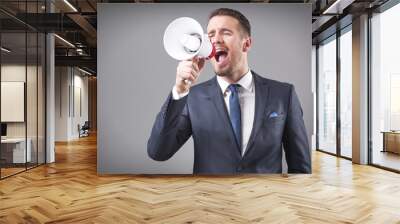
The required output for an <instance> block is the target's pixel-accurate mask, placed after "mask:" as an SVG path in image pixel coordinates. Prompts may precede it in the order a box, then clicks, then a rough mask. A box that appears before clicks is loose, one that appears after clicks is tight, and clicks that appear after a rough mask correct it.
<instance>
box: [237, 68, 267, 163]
mask: <svg viewBox="0 0 400 224" xmlns="http://www.w3.org/2000/svg"><path fill="white" fill-rule="evenodd" d="M251 72H252V73H253V78H254V84H255V91H256V92H255V98H256V99H255V112H254V122H253V128H252V130H251V134H250V138H249V142H248V143H247V147H246V151H245V154H244V156H243V157H245V156H246V155H247V154H249V152H250V151H251V150H252V147H251V146H252V145H253V144H254V140H255V137H256V136H257V133H258V132H259V130H260V128H261V126H262V124H263V118H264V117H265V116H266V115H265V114H264V112H265V107H266V106H267V100H268V95H269V86H268V85H267V82H266V81H265V80H263V79H262V78H261V77H260V76H258V75H257V74H256V73H255V72H254V71H251Z"/></svg>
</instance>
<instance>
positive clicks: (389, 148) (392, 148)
mask: <svg viewBox="0 0 400 224" xmlns="http://www.w3.org/2000/svg"><path fill="white" fill-rule="evenodd" d="M381 133H382V134H383V150H382V152H392V153H397V154H400V131H383V132H381Z"/></svg>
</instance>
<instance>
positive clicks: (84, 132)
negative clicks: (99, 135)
mask: <svg viewBox="0 0 400 224" xmlns="http://www.w3.org/2000/svg"><path fill="white" fill-rule="evenodd" d="M89 129H90V125H89V121H85V123H84V124H83V125H82V127H81V126H80V125H79V124H78V132H79V138H80V137H87V136H89Z"/></svg>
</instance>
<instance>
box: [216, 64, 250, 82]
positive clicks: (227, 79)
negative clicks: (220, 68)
mask: <svg viewBox="0 0 400 224" xmlns="http://www.w3.org/2000/svg"><path fill="white" fill-rule="evenodd" d="M243 71H244V72H243ZM243 71H242V72H240V73H237V74H238V75H232V76H222V77H221V78H222V79H223V80H224V81H225V82H227V83H229V84H232V83H237V82H238V81H239V80H240V79H241V78H243V76H245V75H246V74H247V73H248V72H249V68H246V69H243Z"/></svg>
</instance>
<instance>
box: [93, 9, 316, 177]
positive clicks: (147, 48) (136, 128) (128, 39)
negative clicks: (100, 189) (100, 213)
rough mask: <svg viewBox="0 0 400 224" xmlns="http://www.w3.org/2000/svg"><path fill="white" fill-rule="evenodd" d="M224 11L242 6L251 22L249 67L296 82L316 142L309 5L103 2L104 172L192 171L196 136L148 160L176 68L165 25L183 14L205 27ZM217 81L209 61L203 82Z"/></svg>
mask: <svg viewBox="0 0 400 224" xmlns="http://www.w3.org/2000/svg"><path fill="white" fill-rule="evenodd" d="M219 7H229V8H234V9H237V10H239V11H241V12H242V13H243V14H244V15H245V16H246V17H247V18H248V19H249V20H250V23H251V25H252V37H253V46H252V49H251V50H250V55H249V65H250V68H251V69H253V70H254V71H256V72H257V73H258V74H260V75H262V76H264V77H267V78H271V79H275V80H280V81H284V82H289V83H292V84H294V85H295V88H296V91H297V93H298V96H299V98H300V101H301V103H302V106H303V111H304V120H305V124H306V128H307V131H308V135H309V139H310V144H311V131H312V127H313V123H312V122H313V119H312V118H313V114H312V113H313V101H312V94H311V15H312V14H311V5H309V4H261V3H260V4H235V3H230V4H201V3H198V4H193V3H190V4H189V3H187V4H165V3H164V4H110V3H105V4H98V16H97V18H98V24H97V30H98V40H97V41H98V43H97V46H98V58H97V61H98V66H97V67H98V93H97V94H98V134H97V135H98V153H97V155H98V157H97V162H98V163H97V164H98V166H97V169H98V173H99V174H108V173H113V174H122V173H132V174H143V173H145V174H154V173H159V174H166V173H177V174H183V173H192V166H193V142H192V139H190V140H189V141H188V142H187V143H186V144H185V145H184V146H183V147H182V148H181V149H180V150H179V151H178V152H177V153H176V154H175V155H174V156H173V157H172V158H171V159H170V160H168V161H165V162H156V161H153V160H151V159H150V158H149V157H148V156H147V149H146V145H147V139H148V137H149V135H150V131H151V127H152V124H153V122H154V120H155V116H156V114H157V113H158V112H159V110H160V108H161V105H162V103H163V102H164V100H165V99H166V97H167V95H168V94H169V92H170V91H171V89H172V87H173V85H174V82H175V72H176V66H177V64H178V62H177V61H175V60H174V59H172V58H170V57H169V56H168V55H167V53H166V52H165V50H164V47H163V44H162V38H163V33H164V30H165V28H166V27H167V25H168V24H169V23H170V22H171V21H172V20H174V19H175V18H177V17H182V16H189V17H192V18H194V19H196V20H198V21H199V22H200V23H201V24H202V26H203V28H204V29H205V30H206V27H207V16H208V14H209V13H210V12H211V11H212V10H213V9H216V8H219ZM205 32H206V31H205ZM213 76H214V73H213V71H212V68H211V65H210V64H209V63H208V62H207V65H206V67H205V69H204V71H203V72H202V74H201V76H200V79H199V82H203V81H205V80H208V79H209V78H211V77H213Z"/></svg>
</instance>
